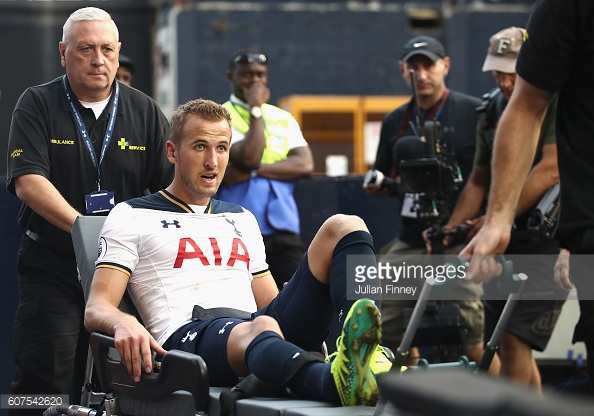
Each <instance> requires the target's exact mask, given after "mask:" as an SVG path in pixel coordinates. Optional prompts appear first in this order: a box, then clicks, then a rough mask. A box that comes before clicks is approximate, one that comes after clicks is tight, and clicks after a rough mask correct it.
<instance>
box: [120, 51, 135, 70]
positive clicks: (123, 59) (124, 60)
mask: <svg viewBox="0 0 594 416" xmlns="http://www.w3.org/2000/svg"><path fill="white" fill-rule="evenodd" d="M118 61H119V63H120V66H123V67H125V68H128V69H129V70H130V73H131V74H134V70H135V69H136V68H135V66H134V62H132V59H130V58H128V57H127V56H126V55H124V54H120V57H119V58H118Z"/></svg>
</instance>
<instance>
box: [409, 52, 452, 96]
mask: <svg viewBox="0 0 594 416" xmlns="http://www.w3.org/2000/svg"><path fill="white" fill-rule="evenodd" d="M449 70H450V58H448V57H445V58H444V59H438V60H437V61H435V62H434V61H432V60H431V59H429V58H427V57H426V56H425V55H420V54H417V55H414V56H412V57H411V58H410V59H409V60H408V61H406V62H401V63H400V73H401V74H402V76H403V77H404V80H405V81H406V83H407V84H408V86H409V87H411V88H412V86H411V77H410V73H411V71H412V72H413V74H414V76H413V79H414V82H415V87H416V90H417V94H418V96H419V98H420V99H424V100H431V99H434V100H438V99H439V98H440V97H441V95H442V94H443V91H444V88H445V77H446V75H447V74H448V71H449Z"/></svg>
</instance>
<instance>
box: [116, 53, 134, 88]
mask: <svg viewBox="0 0 594 416" xmlns="http://www.w3.org/2000/svg"><path fill="white" fill-rule="evenodd" d="M118 62H119V64H120V65H119V66H118V72H116V79H117V80H118V81H120V82H123V83H124V84H126V85H132V75H134V70H135V66H134V62H132V59H130V58H128V57H127V56H126V55H122V54H120V58H119V61H118Z"/></svg>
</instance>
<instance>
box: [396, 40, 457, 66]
mask: <svg viewBox="0 0 594 416" xmlns="http://www.w3.org/2000/svg"><path fill="white" fill-rule="evenodd" d="M414 55H424V56H426V57H427V58H429V59H431V60H432V61H433V62H435V61H437V60H438V59H443V58H445V57H446V53H445V49H444V47H443V45H442V44H441V42H439V41H438V40H437V39H435V38H432V37H431V36H416V37H414V38H412V39H411V40H409V41H408V42H406V44H405V45H404V48H402V54H401V55H400V60H401V61H402V62H406V61H408V60H409V59H410V58H411V57H413V56H414Z"/></svg>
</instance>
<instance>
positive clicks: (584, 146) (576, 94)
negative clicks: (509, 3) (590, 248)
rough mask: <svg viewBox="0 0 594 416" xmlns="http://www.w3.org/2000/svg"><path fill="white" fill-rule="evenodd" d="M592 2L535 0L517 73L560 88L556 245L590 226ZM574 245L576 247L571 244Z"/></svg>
mask: <svg viewBox="0 0 594 416" xmlns="http://www.w3.org/2000/svg"><path fill="white" fill-rule="evenodd" d="M592 22H594V2H592V1H591V0H551V1H539V2H537V3H536V5H535V8H534V10H533V12H532V14H531V16H530V20H529V21H528V26H527V30H528V36H527V40H526V41H525V43H524V45H523V46H522V49H521V50H520V55H519V56H518V63H517V68H516V70H517V72H518V74H519V75H520V76H521V77H522V78H523V79H525V80H526V81H528V82H529V83H531V84H532V85H534V86H536V87H538V88H540V89H543V90H546V91H551V92H557V91H559V99H558V104H557V152H558V158H559V174H560V178H561V206H562V207H563V208H562V209H561V219H560V223H559V238H560V241H561V244H562V245H563V246H566V247H568V248H572V252H574V250H576V249H577V248H578V247H577V246H579V244H580V242H581V236H582V233H583V232H584V230H585V229H594V193H593V192H592V184H593V183H594V102H593V101H592V93H593V92H594V77H593V74H594V24H593V23H592ZM576 245H577V246H576Z"/></svg>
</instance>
